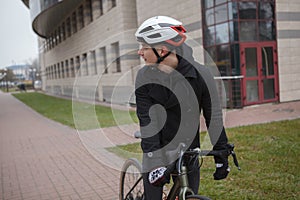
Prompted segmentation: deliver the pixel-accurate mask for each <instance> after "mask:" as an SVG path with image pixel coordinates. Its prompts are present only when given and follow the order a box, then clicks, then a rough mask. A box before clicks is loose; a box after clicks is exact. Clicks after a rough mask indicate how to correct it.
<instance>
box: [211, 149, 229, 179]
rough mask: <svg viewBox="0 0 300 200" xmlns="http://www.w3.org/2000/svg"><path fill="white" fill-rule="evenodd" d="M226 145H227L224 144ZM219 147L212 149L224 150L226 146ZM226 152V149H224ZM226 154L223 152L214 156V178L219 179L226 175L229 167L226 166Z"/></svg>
mask: <svg viewBox="0 0 300 200" xmlns="http://www.w3.org/2000/svg"><path fill="white" fill-rule="evenodd" d="M226 146H227V145H226ZM226 146H225V147H223V148H222V147H221V148H214V150H226V149H227V147H226ZM225 152H226V151H225ZM228 156H229V155H228V154H226V153H224V154H222V156H220V157H219V156H215V157H214V160H215V164H216V171H215V173H214V179H215V180H221V179H224V178H226V177H227V175H228V174H229V172H230V167H229V166H228Z"/></svg>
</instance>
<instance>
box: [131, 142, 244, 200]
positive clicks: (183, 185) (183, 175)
mask: <svg viewBox="0 0 300 200" xmlns="http://www.w3.org/2000/svg"><path fill="white" fill-rule="evenodd" d="M182 147H184V146H182V145H180V146H179V147H178V148H177V149H176V150H175V151H173V152H171V153H170V155H174V152H175V153H176V152H177V153H179V159H178V161H177V167H176V169H177V178H176V179H175V181H174V185H173V186H172V188H171V190H170V192H169V194H167V196H166V197H164V199H163V200H174V199H176V197H178V198H179V200H185V199H186V197H187V196H189V195H194V192H193V191H192V189H191V188H190V187H189V183H188V175H187V174H188V169H187V166H185V164H184V161H183V156H184V155H191V156H200V157H201V156H221V155H224V154H225V155H227V156H229V155H231V156H232V157H233V160H234V164H235V165H236V166H237V167H238V169H239V170H240V167H239V164H238V161H237V158H236V155H235V152H234V151H233V149H234V145H229V148H228V149H226V150H221V151H220V150H218V151H209V150H204V151H201V150H200V149H199V148H196V149H193V150H188V151H184V150H183V148H182ZM141 181H143V179H142V174H141V176H140V177H138V179H137V180H136V182H134V184H133V186H132V187H131V188H130V190H129V192H127V194H126V195H125V199H129V197H130V195H131V193H132V191H134V189H135V187H136V186H137V185H138V184H139V183H140V182H141ZM196 196H197V197H198V195H196ZM199 197H200V196H199ZM199 197H198V198H199ZM201 197H202V198H203V199H208V198H207V197H203V196H201Z"/></svg>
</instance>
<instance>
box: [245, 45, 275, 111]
mask: <svg viewBox="0 0 300 200" xmlns="http://www.w3.org/2000/svg"><path fill="white" fill-rule="evenodd" d="M240 47H241V72H242V74H243V76H244V79H243V92H242V93H243V105H252V104H259V103H266V102H274V101H278V99H279V97H278V64H277V49H276V43H274V42H264V43H243V44H241V45H240Z"/></svg>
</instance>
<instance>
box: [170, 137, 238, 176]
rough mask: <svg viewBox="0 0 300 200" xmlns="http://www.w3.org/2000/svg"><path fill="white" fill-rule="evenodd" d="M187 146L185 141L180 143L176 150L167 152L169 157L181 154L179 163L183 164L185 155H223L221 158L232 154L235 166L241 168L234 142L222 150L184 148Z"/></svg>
mask: <svg viewBox="0 0 300 200" xmlns="http://www.w3.org/2000/svg"><path fill="white" fill-rule="evenodd" d="M185 147H186V145H185V144H184V143H180V144H179V145H178V147H177V148H176V149H175V150H173V151H169V152H167V153H166V154H167V157H169V156H174V155H176V154H177V155H178V154H179V161H178V164H179V165H181V163H182V158H183V155H195V156H196V155H198V156H217V157H221V158H223V157H226V156H230V155H231V156H232V158H233V162H234V164H235V166H236V167H237V168H238V170H241V168H240V166H239V163H238V160H237V157H236V154H235V152H234V144H228V145H227V147H228V148H227V149H222V150H201V149H200V148H195V149H190V150H186V151H184V150H183V149H184V148H185Z"/></svg>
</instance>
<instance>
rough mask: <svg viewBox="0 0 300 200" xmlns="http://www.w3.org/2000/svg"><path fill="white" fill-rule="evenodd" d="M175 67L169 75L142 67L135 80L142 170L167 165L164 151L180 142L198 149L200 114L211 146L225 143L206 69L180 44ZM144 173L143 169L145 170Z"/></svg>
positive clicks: (218, 112)
mask: <svg viewBox="0 0 300 200" xmlns="http://www.w3.org/2000/svg"><path fill="white" fill-rule="evenodd" d="M181 52H182V54H180V55H178V56H177V57H178V60H179V63H178V66H177V68H176V70H174V71H173V72H172V73H170V74H166V73H164V72H162V71H160V70H159V69H158V68H157V67H156V66H144V67H143V68H142V69H140V70H139V72H138V75H137V78H136V90H135V95H136V104H137V116H138V118H139V122H140V127H141V135H142V141H141V147H142V150H143V152H144V159H143V162H144V165H145V163H146V165H147V167H146V168H148V169H149V168H150V169H151V168H154V167H156V166H162V165H167V164H168V163H169V162H172V161H174V160H171V161H169V160H166V158H165V157H164V154H165V152H166V151H170V150H174V149H176V147H177V146H178V144H179V143H181V142H183V143H185V144H186V145H187V148H195V147H200V141H199V139H200V138H199V126H200V112H201V111H203V115H204V118H205V121H206V126H207V127H208V132H209V135H210V139H211V143H212V144H213V145H214V147H217V146H222V145H224V144H227V136H226V133H225V129H224V127H223V119H222V110H221V107H220V103H219V96H218V93H217V90H216V85H215V82H214V80H213V76H212V75H211V73H210V71H209V70H208V68H206V67H204V66H202V65H200V64H199V63H197V62H195V60H194V58H193V57H192V49H191V48H190V47H189V46H187V45H186V44H184V45H183V46H182V51H181ZM145 170H147V169H145Z"/></svg>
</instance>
